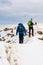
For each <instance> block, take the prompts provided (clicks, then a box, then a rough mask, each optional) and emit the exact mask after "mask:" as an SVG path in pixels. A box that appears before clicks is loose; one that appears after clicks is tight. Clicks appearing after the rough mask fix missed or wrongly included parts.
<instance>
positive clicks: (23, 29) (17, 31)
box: [16, 23, 26, 35]
mask: <svg viewBox="0 0 43 65" xmlns="http://www.w3.org/2000/svg"><path fill="white" fill-rule="evenodd" d="M20 27H21V28H22V32H20V31H19V30H20ZM18 33H19V34H24V33H25V34H26V29H25V27H24V26H23V24H22V23H19V24H18V27H17V30H16V35H17V34H18Z"/></svg>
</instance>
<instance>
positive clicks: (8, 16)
mask: <svg viewBox="0 0 43 65" xmlns="http://www.w3.org/2000/svg"><path fill="white" fill-rule="evenodd" d="M31 17H33V20H35V19H36V21H37V20H38V21H43V0H0V24H3V23H12V22H14V21H28V19H30V18H31ZM24 19H26V20H24Z"/></svg>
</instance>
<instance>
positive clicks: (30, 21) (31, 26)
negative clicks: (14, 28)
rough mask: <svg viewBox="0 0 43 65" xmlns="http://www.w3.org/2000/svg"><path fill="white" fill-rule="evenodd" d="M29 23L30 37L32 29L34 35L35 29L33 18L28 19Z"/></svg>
mask: <svg viewBox="0 0 43 65" xmlns="http://www.w3.org/2000/svg"><path fill="white" fill-rule="evenodd" d="M27 24H28V27H29V37H30V35H31V30H32V36H34V29H33V25H34V23H33V22H32V18H31V20H29V21H28V23H27Z"/></svg>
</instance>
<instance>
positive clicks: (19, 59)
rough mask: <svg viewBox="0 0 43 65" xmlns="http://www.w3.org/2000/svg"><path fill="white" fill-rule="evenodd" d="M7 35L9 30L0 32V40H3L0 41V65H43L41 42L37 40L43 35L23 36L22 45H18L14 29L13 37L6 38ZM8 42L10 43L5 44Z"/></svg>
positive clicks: (42, 44) (42, 46)
mask: <svg viewBox="0 0 43 65" xmlns="http://www.w3.org/2000/svg"><path fill="white" fill-rule="evenodd" d="M42 31H43V30H42ZM36 32H37V29H36V30H35V33H36ZM8 33H11V30H9V31H4V30H2V31H1V32H0V35H1V36H0V38H1V39H2V37H4V38H5V41H0V65H43V41H42V40H39V39H38V38H41V37H43V35H38V34H37V33H36V34H35V35H34V36H33V37H32V36H31V37H30V38H29V37H28V35H27V36H24V43H23V44H19V38H18V35H17V36H16V29H14V28H13V34H14V35H15V36H14V37H11V36H7V34H8ZM9 40H10V41H11V42H7V41H9Z"/></svg>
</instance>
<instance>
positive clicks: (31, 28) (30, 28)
mask: <svg viewBox="0 0 43 65" xmlns="http://www.w3.org/2000/svg"><path fill="white" fill-rule="evenodd" d="M31 30H32V36H34V29H33V27H29V37H30V35H31Z"/></svg>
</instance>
